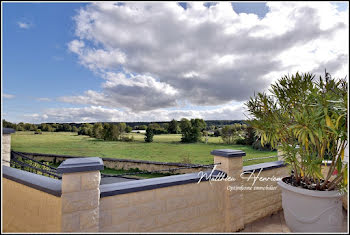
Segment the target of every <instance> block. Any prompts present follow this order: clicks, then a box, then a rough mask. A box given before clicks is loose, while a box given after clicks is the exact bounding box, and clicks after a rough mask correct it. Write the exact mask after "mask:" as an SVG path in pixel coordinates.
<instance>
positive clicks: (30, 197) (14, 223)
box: [2, 178, 62, 233]
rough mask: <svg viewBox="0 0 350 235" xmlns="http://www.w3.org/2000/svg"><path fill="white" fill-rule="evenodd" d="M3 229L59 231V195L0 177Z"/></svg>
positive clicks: (6, 230)
mask: <svg viewBox="0 0 350 235" xmlns="http://www.w3.org/2000/svg"><path fill="white" fill-rule="evenodd" d="M2 209H3V211H2V220H3V221H2V222H3V232H23V233H26V232H31V233H33V232H60V231H61V217H62V216H61V198H60V197H56V196H53V195H51V194H48V193H45V192H42V191H39V190H37V189H34V188H32V187H28V186H26V185H24V184H21V183H17V182H15V181H12V180H9V179H5V178H3V179H2Z"/></svg>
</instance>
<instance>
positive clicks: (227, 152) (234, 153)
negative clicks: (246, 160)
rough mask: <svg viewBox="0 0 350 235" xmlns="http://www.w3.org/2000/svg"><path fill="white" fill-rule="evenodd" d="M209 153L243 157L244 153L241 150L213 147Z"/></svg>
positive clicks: (220, 155)
mask: <svg viewBox="0 0 350 235" xmlns="http://www.w3.org/2000/svg"><path fill="white" fill-rule="evenodd" d="M210 154H211V155H214V156H219V157H243V156H245V155H246V154H245V152H243V151H242V150H234V149H215V150H213V151H211V152H210Z"/></svg>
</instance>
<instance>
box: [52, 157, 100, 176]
mask: <svg viewBox="0 0 350 235" xmlns="http://www.w3.org/2000/svg"><path fill="white" fill-rule="evenodd" d="M103 169H104V167H103V161H102V159H101V158H99V157H84V158H72V159H67V160H65V161H64V162H62V163H61V165H59V167H58V168H57V172H58V173H74V172H85V171H98V170H103Z"/></svg>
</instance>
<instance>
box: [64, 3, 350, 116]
mask: <svg viewBox="0 0 350 235" xmlns="http://www.w3.org/2000/svg"><path fill="white" fill-rule="evenodd" d="M267 6H268V7H269V12H268V13H267V14H266V16H265V17H264V18H259V17H258V16H257V15H256V14H245V13H240V14H237V13H236V12H235V11H234V9H233V8H232V6H231V4H230V3H228V2H220V3H217V4H215V5H210V6H208V5H207V6H205V5H203V3H201V2H191V3H187V9H184V8H183V7H181V6H180V5H179V4H177V3H176V2H165V3H150V2H145V3H140V2H134V3H132V2H128V3H125V4H116V3H114V2H102V3H92V4H90V5H88V6H87V7H85V8H82V9H81V10H80V11H79V12H78V14H77V15H76V16H75V22H76V36H77V38H76V39H74V40H73V41H71V42H70V43H69V44H68V48H69V50H70V51H71V52H73V53H75V54H77V55H78V58H79V62H80V63H81V64H82V65H84V66H86V67H87V68H89V69H91V70H92V71H94V72H96V73H98V74H99V75H100V76H101V77H102V78H103V79H105V81H104V82H103V83H102V89H101V91H93V90H88V91H86V92H85V93H84V94H80V95H77V96H68V97H61V101H65V102H71V103H80V104H92V105H97V106H107V107H113V108H127V109H131V110H132V111H143V110H152V109H154V110H156V109H159V108H164V107H176V106H178V104H179V102H189V103H191V104H193V105H222V104H225V103H228V102H230V101H244V100H247V99H248V98H249V96H251V95H252V94H253V93H254V92H255V91H261V90H264V89H266V88H267V87H268V86H269V84H270V83H271V82H272V81H273V80H275V79H277V78H279V77H280V76H282V75H284V74H286V73H295V72H297V71H299V72H310V71H312V72H315V73H318V72H321V73H323V71H324V69H325V68H327V70H328V71H329V72H331V73H332V74H335V75H340V76H345V75H346V72H347V63H348V54H347V51H348V41H349V38H348V21H347V19H348V11H342V12H339V11H337V9H336V6H334V5H333V4H331V3H328V2H317V3H314V2H313V3H304V2H302V3H300V2H268V3H267Z"/></svg>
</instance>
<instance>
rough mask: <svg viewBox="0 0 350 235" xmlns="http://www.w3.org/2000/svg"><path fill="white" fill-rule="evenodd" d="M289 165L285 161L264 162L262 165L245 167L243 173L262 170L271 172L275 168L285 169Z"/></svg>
mask: <svg viewBox="0 0 350 235" xmlns="http://www.w3.org/2000/svg"><path fill="white" fill-rule="evenodd" d="M286 165H287V163H285V162H284V161H275V162H264V163H260V164H255V165H250V166H244V167H243V172H248V171H249V172H252V171H254V170H255V171H259V170H260V169H262V170H270V169H274V168H279V167H284V166H286Z"/></svg>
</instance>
